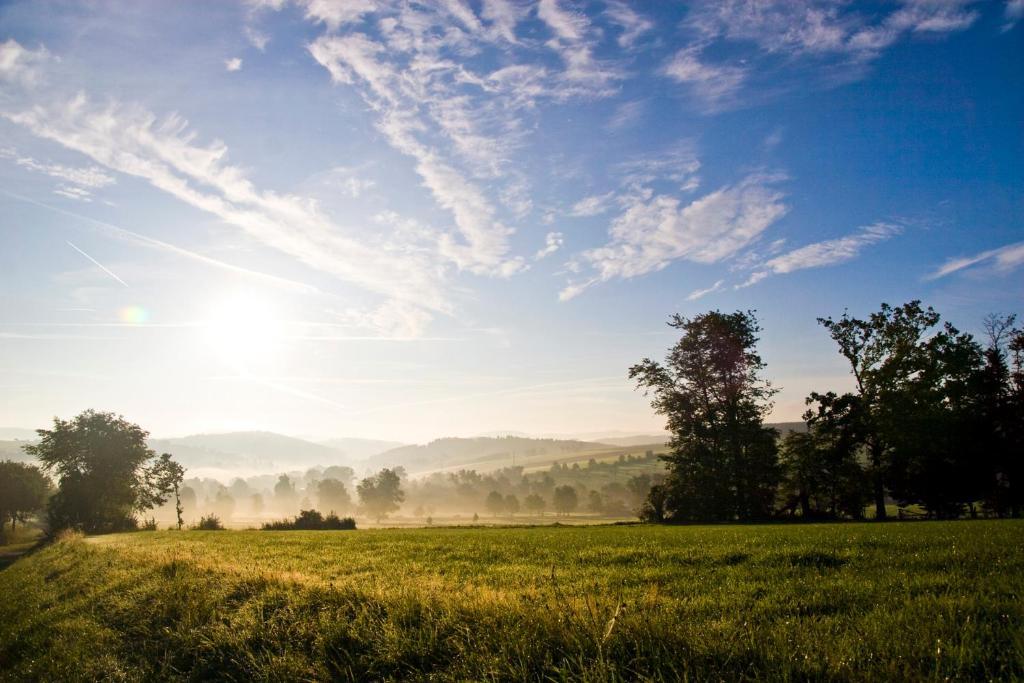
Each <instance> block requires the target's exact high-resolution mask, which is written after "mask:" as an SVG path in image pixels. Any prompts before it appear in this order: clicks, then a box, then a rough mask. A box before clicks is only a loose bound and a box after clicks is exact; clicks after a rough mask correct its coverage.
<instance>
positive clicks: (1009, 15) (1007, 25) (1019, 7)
mask: <svg viewBox="0 0 1024 683" xmlns="http://www.w3.org/2000/svg"><path fill="white" fill-rule="evenodd" d="M1021 19H1024V0H1006V7H1005V8H1004V9H1003V27H1002V31H1003V32H1004V33H1005V32H1006V31H1009V30H1010V29H1012V28H1013V27H1014V26H1016V25H1017V22H1019V21H1020V20H1021Z"/></svg>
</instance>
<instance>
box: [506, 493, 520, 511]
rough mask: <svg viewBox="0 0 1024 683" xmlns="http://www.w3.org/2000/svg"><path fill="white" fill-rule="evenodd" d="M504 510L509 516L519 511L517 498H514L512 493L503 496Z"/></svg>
mask: <svg viewBox="0 0 1024 683" xmlns="http://www.w3.org/2000/svg"><path fill="white" fill-rule="evenodd" d="M505 511H506V512H507V513H508V514H509V516H510V517H514V516H515V514H516V513H517V512H519V499H518V498H516V496H515V494H514V493H510V494H508V495H507V496H505Z"/></svg>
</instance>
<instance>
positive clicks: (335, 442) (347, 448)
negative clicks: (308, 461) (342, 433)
mask: <svg viewBox="0 0 1024 683" xmlns="http://www.w3.org/2000/svg"><path fill="white" fill-rule="evenodd" d="M319 443H320V444H322V445H324V446H327V447H328V448H331V449H333V450H336V451H338V452H339V453H341V454H342V455H344V456H345V457H346V458H348V459H349V460H350V461H352V462H354V461H357V460H366V459H367V458H372V457H373V456H375V455H377V454H379V453H383V452H384V451H389V450H391V449H392V448H398V447H400V446H404V445H405V444H404V443H402V442H401V441H380V440H378V439H353V438H339V439H327V440H326V441H320V442H319Z"/></svg>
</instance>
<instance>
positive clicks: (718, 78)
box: [664, 46, 747, 111]
mask: <svg viewBox="0 0 1024 683" xmlns="http://www.w3.org/2000/svg"><path fill="white" fill-rule="evenodd" d="M700 52H701V48H700V47H699V46H695V47H686V48H683V49H682V50H679V51H678V52H676V53H675V55H673V56H672V58H671V59H670V60H669V61H668V62H667V63H666V64H665V67H664V73H665V75H666V76H668V77H669V78H671V79H672V80H674V81H676V82H677V83H683V84H686V85H688V86H689V87H690V88H691V89H692V90H693V94H694V95H695V96H696V97H697V98H698V99H699V100H700V101H701V102H702V103H703V105H704V108H705V109H708V110H709V111H717V110H719V109H722V108H724V107H727V106H728V105H730V104H732V102H733V100H734V98H735V95H736V92H737V91H738V90H739V89H740V86H741V85H743V81H744V79H746V76H747V72H746V69H744V68H742V67H738V66H730V65H724V64H723V65H720V64H711V63H708V62H705V61H703V60H702V59H701V56H700Z"/></svg>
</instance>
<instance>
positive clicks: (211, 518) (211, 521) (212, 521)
mask: <svg viewBox="0 0 1024 683" xmlns="http://www.w3.org/2000/svg"><path fill="white" fill-rule="evenodd" d="M195 528H196V529H198V530H199V531H222V530H223V529H224V525H223V524H221V523H220V517H218V516H217V515H206V516H205V517H202V518H201V519H200V520H199V524H197V525H196V526H195Z"/></svg>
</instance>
